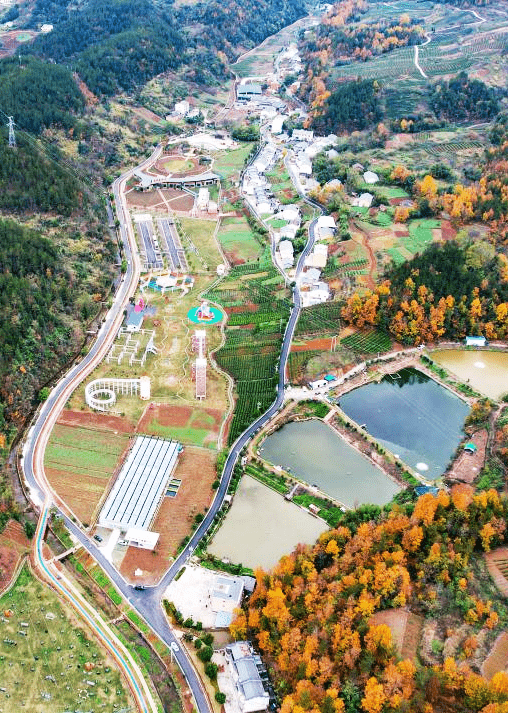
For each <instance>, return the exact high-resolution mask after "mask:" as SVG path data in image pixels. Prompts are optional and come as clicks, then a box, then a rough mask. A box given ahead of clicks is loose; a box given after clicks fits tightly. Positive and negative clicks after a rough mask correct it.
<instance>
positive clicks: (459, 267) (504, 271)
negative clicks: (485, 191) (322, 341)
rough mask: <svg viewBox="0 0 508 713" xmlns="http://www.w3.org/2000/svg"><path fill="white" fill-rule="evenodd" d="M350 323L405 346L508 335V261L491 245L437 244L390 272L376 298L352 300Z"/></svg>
mask: <svg viewBox="0 0 508 713" xmlns="http://www.w3.org/2000/svg"><path fill="white" fill-rule="evenodd" d="M342 316H343V318H344V320H345V321H346V322H348V323H350V324H354V325H356V326H357V327H360V328H361V327H364V326H372V325H376V326H379V327H380V328H381V329H384V330H386V331H388V332H389V333H390V334H391V335H392V336H393V337H394V338H395V339H396V340H397V341H400V342H403V343H404V344H422V343H423V342H426V341H435V340H437V339H440V338H444V339H452V340H460V339H463V338H464V337H465V336H466V334H482V335H485V336H486V337H487V338H488V339H494V338H500V339H503V338H505V337H506V336H507V334H508V261H507V259H506V257H505V256H504V255H496V254H495V251H494V248H493V246H492V245H490V243H486V242H482V241H475V242H471V243H468V244H467V243H466V244H465V245H460V246H459V245H457V244H456V243H452V242H449V243H444V244H442V245H439V244H433V245H431V246H430V247H429V248H428V249H427V250H426V251H425V252H424V253H422V254H421V255H416V256H415V257H414V258H413V259H412V260H409V261H407V262H404V263H403V264H401V265H398V266H393V267H391V268H389V269H388V270H387V272H386V279H385V280H384V281H383V282H382V283H381V284H380V285H378V286H377V287H376V289H375V291H374V292H370V291H367V292H366V293H365V294H364V295H362V296H360V295H359V294H357V293H355V294H354V295H353V296H352V297H350V298H348V300H347V302H346V306H345V307H344V309H343V310H342Z"/></svg>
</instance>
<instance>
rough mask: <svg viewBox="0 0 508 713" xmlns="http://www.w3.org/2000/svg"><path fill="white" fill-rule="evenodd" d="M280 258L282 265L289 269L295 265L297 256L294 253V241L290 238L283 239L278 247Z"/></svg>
mask: <svg viewBox="0 0 508 713" xmlns="http://www.w3.org/2000/svg"><path fill="white" fill-rule="evenodd" d="M277 249H278V253H279V260H280V264H281V265H282V267H283V268H284V269H285V270H287V269H288V268H290V267H293V265H294V262H295V258H294V255H293V243H292V242H291V241H290V240H281V241H280V243H279V245H278V247H277Z"/></svg>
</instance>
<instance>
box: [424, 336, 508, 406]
mask: <svg viewBox="0 0 508 713" xmlns="http://www.w3.org/2000/svg"><path fill="white" fill-rule="evenodd" d="M430 357H431V359H432V361H435V362H436V364H440V365H441V366H444V368H445V369H448V370H449V371H451V372H452V374H455V376H457V377H458V378H459V379H461V380H462V381H464V382H465V383H467V384H469V386H471V387H472V388H473V389H475V391H479V392H480V394H483V395H484V396H488V398H490V399H494V400H495V401H498V400H499V399H501V397H503V396H504V395H505V394H507V393H508V353H507V352H495V351H492V352H490V351H489V352H487V351H468V350H465V349H438V350H437V351H435V352H432V353H431V355H430Z"/></svg>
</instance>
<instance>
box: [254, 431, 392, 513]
mask: <svg viewBox="0 0 508 713" xmlns="http://www.w3.org/2000/svg"><path fill="white" fill-rule="evenodd" d="M260 455H261V456H262V457H263V458H264V459H265V460H267V461H269V462H270V463H272V464H273V465H280V466H282V467H283V468H284V470H288V471H290V472H291V473H292V474H293V475H295V476H296V477H297V478H299V479H301V480H304V481H305V482H307V483H309V484H311V485H317V487H318V488H319V489H320V490H321V491H322V492H324V493H327V494H328V495H330V496H331V497H332V498H334V499H335V500H338V501H339V502H341V503H343V504H344V505H345V506H346V507H349V508H352V507H356V506H357V505H362V504H364V503H373V504H375V505H384V504H385V503H388V502H390V500H391V499H392V498H393V496H394V495H395V494H396V493H398V492H399V490H400V488H399V486H398V485H397V484H396V483H395V482H394V481H393V480H391V478H389V477H388V476H387V475H386V474H385V473H383V471H382V470H381V469H380V468H378V467H377V466H375V465H374V464H373V463H371V461H370V460H368V459H367V458H366V457H365V456H363V455H362V454H361V453H359V452H358V451H357V450H356V449H355V448H353V447H352V446H350V445H349V444H348V443H346V441H344V439H342V438H341V437H340V436H339V435H338V434H337V433H335V431H333V430H332V429H331V428H330V427H329V426H327V425H326V424H325V423H323V422H322V421H318V420H316V419H311V420H310V421H292V422H291V423H287V424H286V425H285V426H283V427H282V428H280V429H279V430H278V431H276V432H275V433H272V434H271V435H270V436H268V438H266V440H265V441H264V442H263V445H262V446H261V448H260Z"/></svg>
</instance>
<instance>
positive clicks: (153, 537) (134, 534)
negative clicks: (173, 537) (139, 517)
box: [125, 527, 160, 550]
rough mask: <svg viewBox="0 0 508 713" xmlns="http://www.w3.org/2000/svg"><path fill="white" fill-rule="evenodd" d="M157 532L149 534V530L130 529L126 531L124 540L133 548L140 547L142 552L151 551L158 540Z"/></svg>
mask: <svg viewBox="0 0 508 713" xmlns="http://www.w3.org/2000/svg"><path fill="white" fill-rule="evenodd" d="M159 537H160V535H159V533H158V532H150V531H149V530H139V529H137V528H135V527H130V528H129V529H128V530H127V533H126V535H125V539H126V540H127V542H128V543H129V545H132V546H133V547H140V548H141V549H143V550H153V549H155V546H156V545H157V542H158V540H159Z"/></svg>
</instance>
